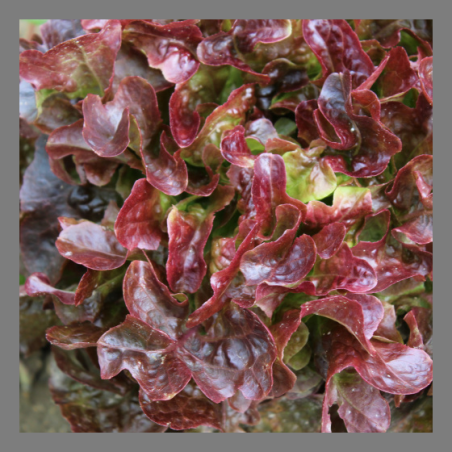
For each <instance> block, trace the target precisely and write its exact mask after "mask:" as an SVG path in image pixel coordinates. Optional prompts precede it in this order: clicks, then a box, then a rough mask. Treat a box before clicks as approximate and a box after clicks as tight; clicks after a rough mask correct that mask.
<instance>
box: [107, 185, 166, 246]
mask: <svg viewBox="0 0 452 452" xmlns="http://www.w3.org/2000/svg"><path fill="white" fill-rule="evenodd" d="M168 204H169V202H168V200H167V199H166V197H164V196H163V195H162V194H161V193H160V192H159V191H158V190H157V189H155V188H154V187H153V186H152V185H150V184H149V183H148V182H147V181H146V179H139V180H137V181H136V182H135V184H134V186H133V188H132V192H131V193H130V195H129V197H128V198H127V199H126V200H125V202H124V205H123V206H122V207H121V210H120V211H119V214H118V218H117V219H116V222H115V233H116V237H117V238H118V241H119V243H121V245H123V246H124V247H125V248H127V249H128V250H133V249H135V248H141V249H146V250H156V249H157V248H158V247H159V244H160V241H161V239H162V237H163V232H162V230H161V228H160V222H161V221H162V220H163V217H164V215H165V213H166V209H167V207H168Z"/></svg>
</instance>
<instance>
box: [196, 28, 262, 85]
mask: <svg viewBox="0 0 452 452" xmlns="http://www.w3.org/2000/svg"><path fill="white" fill-rule="evenodd" d="M197 55H198V58H199V61H200V62H201V63H203V64H205V65H207V66H233V67H235V68H237V69H239V70H241V71H243V72H247V73H249V74H251V75H252V76H253V77H256V78H257V80H258V81H260V82H262V83H269V82H270V81H271V79H270V77H269V76H268V75H264V74H260V73H259V72H255V71H254V70H253V69H252V68H251V67H250V66H249V65H248V64H247V63H245V62H244V61H242V59H240V55H239V54H238V52H237V49H236V48H235V45H234V36H233V35H232V33H225V32H224V31H220V32H219V33H217V34H214V35H212V36H209V37H208V38H205V39H204V40H203V41H202V42H201V43H200V44H199V45H198V49H197Z"/></svg>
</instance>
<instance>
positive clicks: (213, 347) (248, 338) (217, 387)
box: [184, 303, 277, 403]
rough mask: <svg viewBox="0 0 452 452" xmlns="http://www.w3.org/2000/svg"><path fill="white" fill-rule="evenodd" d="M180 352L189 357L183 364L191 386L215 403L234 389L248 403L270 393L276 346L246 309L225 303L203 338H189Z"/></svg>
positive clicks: (229, 395)
mask: <svg viewBox="0 0 452 452" xmlns="http://www.w3.org/2000/svg"><path fill="white" fill-rule="evenodd" d="M184 350H186V351H187V352H189V353H190V355H187V356H186V357H185V363H186V364H187V365H188V366H189V367H190V369H191V370H192V372H193V378H194V380H195V382H196V383H197V385H198V386H199V388H200V389H201V390H202V391H203V392H204V394H205V395H206V396H207V397H209V398H210V399H211V400H212V401H214V402H216V403H218V402H220V401H222V400H225V399H226V398H227V397H231V396H232V395H233V394H234V393H235V392H236V391H237V389H239V390H240V391H241V392H242V394H243V395H244V397H245V398H247V399H251V400H260V399H262V398H263V397H265V396H266V395H267V394H268V393H269V392H270V390H271V387H272V384H273V377H272V365H273V362H274V361H275V359H276V354H277V352H276V346H275V343H274V340H273V337H272V335H271V334H270V332H269V330H268V329H267V327H266V326H265V325H264V324H263V323H262V322H261V321H260V320H259V318H258V317H257V315H256V314H254V313H252V312H251V311H249V310H247V309H242V308H240V307H239V306H237V305H234V304H233V303H229V304H228V305H227V306H225V307H224V308H223V309H222V311H221V312H220V313H218V314H217V315H216V317H214V319H213V322H212V324H211V326H210V327H209V329H208V330H207V334H206V336H191V337H189V338H188V339H187V341H186V342H185V343H184ZM200 362H202V366H200Z"/></svg>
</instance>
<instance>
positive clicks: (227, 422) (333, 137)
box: [19, 19, 433, 433]
mask: <svg viewBox="0 0 452 452" xmlns="http://www.w3.org/2000/svg"><path fill="white" fill-rule="evenodd" d="M34 32H35V33H36V34H34V35H31V34H30V35H29V36H27V39H23V38H21V39H20V48H19V104H20V106H19V116H20V118H19V120H20V122H19V125H20V127H19V132H20V134H19V135H20V137H19V138H20V142H19V154H20V179H19V182H20V186H21V190H20V250H21V259H20V276H21V278H20V279H21V288H20V352H21V359H22V358H23V357H28V356H29V355H30V354H31V353H34V354H35V355H34V356H36V357H38V359H40V357H42V358H43V359H47V358H46V356H47V355H48V354H50V353H51V355H52V358H51V362H52V365H51V369H50V370H51V372H50V373H51V378H50V381H49V383H50V389H51V394H52V397H53V399H54V401H55V403H56V404H57V405H59V407H60V409H61V412H62V414H63V417H64V418H65V419H66V420H67V421H68V422H69V424H70V426H71V429H72V430H73V431H74V432H113V431H115V432H116V431H117V432H164V431H182V432H189V431H196V432H225V433H226V432H257V431H273V432H275V431H276V432H289V431H291V432H305V431H317V432H320V431H322V432H340V431H341V432H342V431H343V432H345V431H348V432H386V431H426V430H431V425H432V422H431V411H432V410H431V406H432V402H431V398H432V397H431V396H432V393H433V392H432V367H433V365H432V359H433V334H432V333H433V328H432V306H433V301H432V300H433V295H432V294H433V268H432V262H433V220H432V219H433V75H432V74H433V47H432V46H433V39H432V21H431V20H406V19H398V20H366V19H357V20H343V19H341V20H338V19H329V20H320V19H310V20H308V19H305V20H303V19H263V20H260V19H259V20H255V19H209V20H205V19H203V20H200V19H120V20H108V19H83V20H81V21H80V20H48V21H46V23H45V24H44V25H42V26H41V27H40V29H39V33H40V34H39V35H38V29H37V28H35V29H34ZM47 135H48V136H47ZM32 297H35V298H32ZM48 343H50V344H52V345H51V347H49V346H47V347H45V345H46V344H48ZM32 358H33V359H34V357H32ZM22 364H23V363H21V365H22ZM46 367H47V366H46ZM21 375H22V373H21ZM21 381H22V380H21Z"/></svg>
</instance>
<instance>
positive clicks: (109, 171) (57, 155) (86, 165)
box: [46, 119, 121, 186]
mask: <svg viewBox="0 0 452 452" xmlns="http://www.w3.org/2000/svg"><path fill="white" fill-rule="evenodd" d="M82 131H83V119H80V120H78V121H76V122H74V123H73V124H70V125H67V126H62V127H59V128H58V129H55V130H54V131H53V132H52V133H51V134H50V135H49V139H48V140H47V144H46V151H47V154H48V155H49V157H50V158H51V159H52V160H51V161H53V162H58V161H59V160H60V159H63V158H64V157H67V156H68V155H74V163H75V164H76V165H80V166H82V168H83V174H84V175H85V176H86V179H87V180H88V181H89V182H91V183H92V184H93V185H98V186H102V185H106V184H108V182H110V180H111V178H112V177H113V174H114V173H115V171H116V168H117V167H118V165H119V163H121V160H120V159H119V158H109V159H106V158H101V157H99V156H98V155H97V154H95V153H94V152H93V151H92V150H91V148H90V147H89V146H88V144H87V143H86V141H85V139H84V138H83V135H82ZM52 170H53V171H54V172H56V171H55V167H52ZM57 175H58V176H59V177H60V178H61V175H60V174H57ZM79 176H80V178H81V179H82V175H80V174H79ZM68 177H69V175H68ZM69 181H71V182H72V180H71V179H68V182H69ZM72 183H73V182H72Z"/></svg>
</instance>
